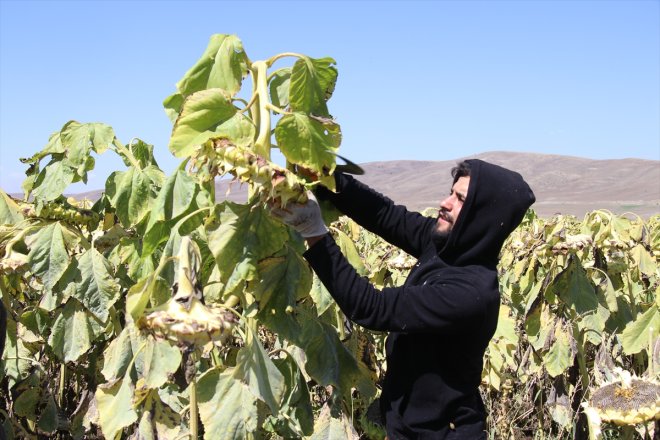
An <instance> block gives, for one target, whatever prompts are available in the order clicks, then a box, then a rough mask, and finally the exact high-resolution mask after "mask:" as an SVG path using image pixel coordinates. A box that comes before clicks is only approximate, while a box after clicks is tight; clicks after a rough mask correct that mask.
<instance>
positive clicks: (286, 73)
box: [268, 67, 291, 108]
mask: <svg viewBox="0 0 660 440" xmlns="http://www.w3.org/2000/svg"><path fill="white" fill-rule="evenodd" d="M290 83H291V68H290V67H284V68H282V69H279V70H276V71H275V72H273V73H272V74H271V75H270V81H269V83H268V88H269V91H270V101H271V102H272V103H273V105H274V106H276V107H280V108H286V107H287V106H288V105H289V84H290Z"/></svg>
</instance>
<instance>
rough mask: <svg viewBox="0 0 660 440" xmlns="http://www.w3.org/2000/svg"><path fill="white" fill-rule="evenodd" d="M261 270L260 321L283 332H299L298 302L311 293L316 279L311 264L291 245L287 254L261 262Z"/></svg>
mask: <svg viewBox="0 0 660 440" xmlns="http://www.w3.org/2000/svg"><path fill="white" fill-rule="evenodd" d="M258 271H259V279H258V280H255V282H254V284H255V285H254V295H255V298H256V299H257V301H258V302H259V309H260V311H259V315H258V317H259V318H260V320H261V321H262V322H263V323H264V324H265V325H266V326H268V327H269V328H270V329H271V330H273V331H274V332H277V333H282V334H283V335H291V334H295V333H296V332H299V331H300V325H299V324H298V323H297V321H296V319H295V312H294V310H295V307H296V302H297V301H298V300H300V299H302V298H304V297H305V296H307V294H308V293H309V289H310V286H311V281H312V277H311V275H312V274H311V271H310V270H309V266H307V264H306V263H305V261H303V260H302V259H301V257H300V256H299V255H298V254H296V253H295V252H294V251H293V250H292V249H291V248H289V247H288V246H287V247H286V253H285V254H283V255H281V256H277V257H270V258H266V259H264V260H262V261H260V262H259V266H258Z"/></svg>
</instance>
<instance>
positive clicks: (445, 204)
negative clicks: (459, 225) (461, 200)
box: [440, 197, 451, 211]
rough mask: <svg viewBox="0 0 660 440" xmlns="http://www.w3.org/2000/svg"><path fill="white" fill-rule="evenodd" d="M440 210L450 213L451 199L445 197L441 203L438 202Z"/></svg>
mask: <svg viewBox="0 0 660 440" xmlns="http://www.w3.org/2000/svg"><path fill="white" fill-rule="evenodd" d="M440 209H444V210H445V211H451V197H447V198H446V199H443V200H442V202H440Z"/></svg>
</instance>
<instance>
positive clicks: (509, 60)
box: [0, 0, 660, 192]
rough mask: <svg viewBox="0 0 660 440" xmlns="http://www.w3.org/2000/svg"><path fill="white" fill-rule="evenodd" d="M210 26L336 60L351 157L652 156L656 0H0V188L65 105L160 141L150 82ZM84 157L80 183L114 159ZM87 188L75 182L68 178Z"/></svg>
mask: <svg viewBox="0 0 660 440" xmlns="http://www.w3.org/2000/svg"><path fill="white" fill-rule="evenodd" d="M214 33H226V34H236V35H238V36H239V37H240V38H241V39H242V40H243V43H244V46H245V50H246V52H247V54H248V56H249V58H250V59H251V60H258V59H265V58H268V57H270V56H272V55H274V54H277V53H280V52H299V53H304V54H306V55H309V56H312V57H324V56H330V57H333V58H334V59H335V60H336V61H337V68H338V70H339V79H338V83H337V87H336V90H335V94H334V96H333V97H332V99H331V100H330V101H329V108H330V112H331V113H332V114H333V116H334V117H335V118H336V119H337V122H338V123H339V124H340V125H341V127H342V132H343V142H342V146H341V150H340V153H341V154H343V155H345V156H347V157H349V158H350V159H352V160H354V161H356V162H371V161H380V160H397V159H411V160H453V159H457V158H460V157H464V156H468V155H472V154H477V153H480V152H486V151H493V150H506V151H525V152H538V153H550V154H561V155H572V156H581V157H588V158H594V159H610V158H626V157H636V158H643V159H654V160H660V2H659V1H657V0H624V1H614V0H589V1H580V0H571V1H568V0H565V1H561V0H551V1H543V0H527V1H525V0H517V1H499V0H488V1H477V0H468V1H448V0H447V1H430V0H429V1H327V2H324V1H313V0H310V1H275V0H273V1H261V2H257V1H247V0H244V1H185V2H184V1H155V0H152V1H137V0H133V1H100V0H90V1H57V0H48V1H29V0H20V1H13V0H0V188H2V189H3V190H5V191H9V192H13V191H18V190H19V188H20V182H21V181H22V179H23V177H24V170H25V167H24V166H23V165H22V164H21V163H20V162H19V161H18V158H19V157H27V156H30V155H32V154H33V153H34V152H36V151H39V150H41V149H42V148H43V146H44V145H45V144H46V142H47V140H48V137H49V135H50V134H51V133H53V132H54V131H58V130H59V129H60V128H61V127H62V125H64V124H65V123H66V122H67V121H68V120H71V119H75V120H78V121H80V122H105V123H107V124H109V125H111V126H112V127H113V128H114V129H115V131H116V133H117V136H118V138H119V139H120V140H121V141H122V142H124V143H128V142H129V140H130V139H131V138H133V137H139V138H141V139H143V140H144V141H146V142H148V143H151V144H153V145H155V151H156V156H157V158H158V160H159V163H160V165H161V167H162V168H163V169H164V170H165V171H166V172H167V173H169V172H171V171H172V170H173V169H174V167H175V166H176V165H177V164H178V160H175V159H174V158H173V157H172V156H171V154H170V153H169V151H168V150H167V144H168V140H169V134H170V131H171V124H170V122H169V120H168V118H167V117H166V115H165V113H164V111H163V108H162V101H163V99H164V98H165V97H166V96H168V95H170V94H171V93H173V92H174V90H175V89H174V85H175V83H176V82H177V81H178V80H179V79H180V78H181V77H182V76H183V74H184V73H185V72H186V70H188V68H190V67H191V66H192V65H193V64H194V63H195V62H196V61H197V60H198V59H199V57H200V56H201V54H202V52H203V51H204V49H205V48H206V45H207V43H208V40H209V37H210V36H211V35H212V34H214ZM113 156H114V155H113V154H112V153H109V152H108V153H105V154H104V155H102V156H101V157H98V158H97V162H96V170H95V171H94V172H93V173H92V175H91V177H90V182H89V185H88V187H87V188H88V189H100V188H102V187H103V185H104V182H105V179H106V178H107V176H108V175H109V174H110V172H112V171H113V170H116V169H122V168H123V164H122V163H121V162H120V161H119V160H118V159H116V158H115V157H113ZM83 189H84V188H83V187H81V186H79V185H76V186H75V187H74V188H72V190H74V191H81V190H83Z"/></svg>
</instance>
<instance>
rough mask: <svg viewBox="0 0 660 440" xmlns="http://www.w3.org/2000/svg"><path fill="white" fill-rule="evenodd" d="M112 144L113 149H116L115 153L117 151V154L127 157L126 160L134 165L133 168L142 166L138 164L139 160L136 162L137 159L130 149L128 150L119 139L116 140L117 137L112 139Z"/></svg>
mask: <svg viewBox="0 0 660 440" xmlns="http://www.w3.org/2000/svg"><path fill="white" fill-rule="evenodd" d="M129 144H130V143H129ZM112 145H114V146H115V151H117V153H119V154H121V155H123V156H124V157H126V159H128V161H129V162H130V163H131V165H133V166H134V167H135V168H137V169H141V168H142V167H141V166H140V162H138V160H137V159H136V158H135V156H133V153H131V150H129V149H128V148H126V147H125V146H124V144H122V143H121V142H119V140H118V139H117V138H115V139H114V140H113V141H112Z"/></svg>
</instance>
